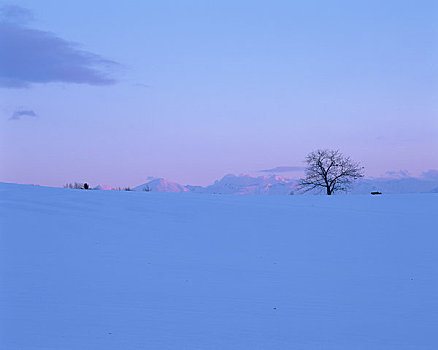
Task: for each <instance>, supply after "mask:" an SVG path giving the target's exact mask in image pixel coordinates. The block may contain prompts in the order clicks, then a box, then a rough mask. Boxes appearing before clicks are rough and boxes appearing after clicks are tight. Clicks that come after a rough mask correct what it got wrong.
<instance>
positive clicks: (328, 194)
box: [327, 187, 332, 196]
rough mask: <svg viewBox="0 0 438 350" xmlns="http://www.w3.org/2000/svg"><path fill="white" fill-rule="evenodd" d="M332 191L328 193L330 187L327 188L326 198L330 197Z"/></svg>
mask: <svg viewBox="0 0 438 350" xmlns="http://www.w3.org/2000/svg"><path fill="white" fill-rule="evenodd" d="M331 194H332V191H330V187H327V196H331Z"/></svg>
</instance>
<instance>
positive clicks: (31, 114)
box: [9, 109, 38, 120]
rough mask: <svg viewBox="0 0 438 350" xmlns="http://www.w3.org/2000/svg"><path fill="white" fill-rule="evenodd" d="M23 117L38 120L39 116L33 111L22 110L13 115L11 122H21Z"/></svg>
mask: <svg viewBox="0 0 438 350" xmlns="http://www.w3.org/2000/svg"><path fill="white" fill-rule="evenodd" d="M21 117H32V118H36V117H38V115H37V114H36V113H35V112H34V111H33V110H31V109H28V110H24V109H20V110H17V111H15V112H14V113H12V115H11V117H10V118H9V120H20V119H21Z"/></svg>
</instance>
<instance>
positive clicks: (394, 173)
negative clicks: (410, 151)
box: [385, 170, 411, 179]
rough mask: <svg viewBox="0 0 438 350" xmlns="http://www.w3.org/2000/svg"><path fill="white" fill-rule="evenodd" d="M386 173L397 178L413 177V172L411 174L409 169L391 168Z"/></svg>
mask: <svg viewBox="0 0 438 350" xmlns="http://www.w3.org/2000/svg"><path fill="white" fill-rule="evenodd" d="M385 175H386V176H388V177H392V178H396V179H403V178H407V177H411V174H409V171H407V170H391V171H387V172H386V173H385Z"/></svg>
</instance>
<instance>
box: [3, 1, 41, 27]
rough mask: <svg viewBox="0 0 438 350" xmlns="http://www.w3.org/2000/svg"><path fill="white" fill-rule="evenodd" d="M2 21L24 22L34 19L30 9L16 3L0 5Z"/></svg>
mask: <svg viewBox="0 0 438 350" xmlns="http://www.w3.org/2000/svg"><path fill="white" fill-rule="evenodd" d="M0 20H1V21H2V22H8V23H16V24H26V23H29V22H31V21H33V20H34V15H33V13H32V11H30V10H28V9H26V8H23V7H21V6H17V5H3V6H1V7H0Z"/></svg>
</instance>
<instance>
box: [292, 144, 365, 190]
mask: <svg viewBox="0 0 438 350" xmlns="http://www.w3.org/2000/svg"><path fill="white" fill-rule="evenodd" d="M306 163H307V167H306V170H305V177H304V178H302V179H300V181H299V187H300V188H301V189H302V190H303V191H304V192H307V191H310V190H313V189H320V190H325V191H326V193H327V195H331V194H333V193H334V192H336V191H346V190H347V189H348V188H349V187H350V186H351V185H352V183H353V181H354V180H357V179H359V178H361V177H363V167H361V166H360V164H359V163H358V162H354V161H352V160H351V159H350V157H346V156H344V155H343V154H342V153H341V152H340V151H339V150H328V149H318V150H316V151H314V152H312V153H310V154H308V155H307V157H306Z"/></svg>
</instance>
